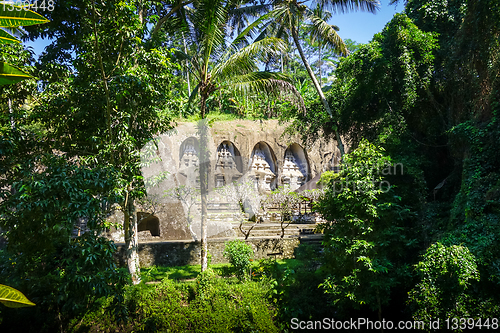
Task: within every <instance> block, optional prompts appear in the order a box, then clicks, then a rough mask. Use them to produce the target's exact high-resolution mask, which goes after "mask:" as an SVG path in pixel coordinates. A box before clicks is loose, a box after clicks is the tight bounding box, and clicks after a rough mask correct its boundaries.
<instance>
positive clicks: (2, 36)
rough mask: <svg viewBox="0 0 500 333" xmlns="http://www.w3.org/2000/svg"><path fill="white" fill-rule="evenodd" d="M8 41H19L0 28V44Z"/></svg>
mask: <svg viewBox="0 0 500 333" xmlns="http://www.w3.org/2000/svg"><path fill="white" fill-rule="evenodd" d="M9 43H20V41H19V40H18V39H17V38H16V37H14V36H12V35H11V34H9V33H8V32H7V31H5V30H2V29H0V44H9Z"/></svg>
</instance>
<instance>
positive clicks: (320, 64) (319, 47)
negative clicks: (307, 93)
mask: <svg viewBox="0 0 500 333" xmlns="http://www.w3.org/2000/svg"><path fill="white" fill-rule="evenodd" d="M318 51H319V58H318V64H319V65H318V66H319V85H320V86H322V85H323V77H322V75H321V74H322V72H321V66H322V65H323V60H321V42H319V43H318Z"/></svg>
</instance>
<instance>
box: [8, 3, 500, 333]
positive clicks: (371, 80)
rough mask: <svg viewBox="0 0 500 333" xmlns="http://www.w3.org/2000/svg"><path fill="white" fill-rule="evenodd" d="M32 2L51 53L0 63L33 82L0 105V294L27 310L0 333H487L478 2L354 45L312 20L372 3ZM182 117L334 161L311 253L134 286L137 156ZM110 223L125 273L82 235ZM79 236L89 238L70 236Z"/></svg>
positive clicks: (490, 82) (14, 313)
mask: <svg viewBox="0 0 500 333" xmlns="http://www.w3.org/2000/svg"><path fill="white" fill-rule="evenodd" d="M392 2H398V1H397V0H395V1H392ZM51 3H53V4H54V7H53V10H52V11H43V12H39V13H40V14H42V15H43V16H45V17H46V18H47V19H49V20H50V22H48V23H45V24H42V25H35V26H30V27H26V28H25V34H24V35H23V36H22V38H24V39H25V40H27V39H30V40H34V39H37V38H47V39H48V40H50V41H51V43H50V45H49V46H48V47H47V48H46V49H45V51H44V53H43V54H42V55H41V56H40V57H39V58H38V59H35V58H34V55H33V54H32V53H31V52H30V51H29V50H27V49H26V48H25V47H24V46H23V45H22V43H8V44H1V45H0V61H2V64H3V63H8V64H11V65H13V66H16V67H17V68H19V69H21V70H22V71H23V72H25V73H29V74H30V75H32V76H33V77H34V78H36V79H28V80H23V81H20V82H18V83H15V84H10V85H2V86H0V95H1V100H0V105H1V111H2V112H0V133H1V138H0V230H1V233H2V248H1V250H0V257H1V260H0V283H1V284H5V285H9V286H11V287H14V288H16V289H18V290H20V291H22V292H23V293H24V294H25V295H26V296H27V297H28V298H29V299H30V300H31V301H33V302H34V303H35V304H36V306H35V307H30V308H22V309H11V308H6V307H3V306H1V308H0V320H1V323H0V328H1V330H2V332H18V331H19V332H55V331H61V332H64V331H77V332H86V331H90V332H94V331H140V332H146V331H147V332H150V331H151V332H154V331H165V332H166V331H167V329H170V330H171V331H199V332H205V331H207V332H208V331H214V332H216V331H217V332H219V331H239V332H247V331H248V332H249V331H264V332H267V331H270V332H272V331H287V330H288V331H289V330H293V327H292V326H291V320H292V318H299V319H300V320H322V319H323V318H332V317H333V318H335V319H338V320H349V318H360V317H364V318H370V319H372V320H382V319H385V320H393V321H395V322H396V321H397V320H418V321H423V322H424V323H425V324H426V326H425V329H426V330H430V326H429V325H430V323H431V322H433V321H436V320H437V319H440V321H441V325H442V326H441V328H446V327H445V326H443V325H444V323H445V320H446V319H447V318H472V319H474V323H473V325H476V326H474V327H476V328H477V327H478V326H477V325H478V324H481V325H483V324H485V323H486V319H488V318H489V321H488V322H487V325H488V326H484V327H483V329H484V328H489V329H496V328H498V314H499V313H500V299H499V297H500V296H499V295H500V154H499V153H498V147H499V146H500V123H499V121H498V116H499V115H498V113H499V112H500V58H499V54H500V3H499V2H498V1H497V0H408V1H405V2H404V5H405V11H404V13H401V14H396V15H395V16H394V18H393V19H392V20H391V21H390V22H389V23H388V24H387V25H386V27H385V28H384V29H383V30H382V31H381V32H379V33H377V34H376V35H375V36H374V37H373V39H372V41H371V42H370V43H368V44H357V43H356V42H355V41H342V40H340V38H339V37H338V35H337V33H336V27H334V26H331V25H329V24H327V23H326V21H325V20H328V18H329V17H330V16H331V14H332V13H333V14H341V13H342V12H344V11H349V10H367V11H376V9H377V5H378V1H375V0H373V1H370V0H365V1H363V0H352V1H336V0H331V1H327V0H323V1H317V2H314V3H310V2H298V1H294V0H276V1H237V0H226V1H208V0H192V1H191V0H189V1H188V0H186V1H182V0H172V1H147V0H137V1H120V0H109V1H88V0H79V1H74V0H64V1H63V0H61V1H59V0H57V1H53V2H52V1H51ZM0 37H1V38H4V36H3V35H0ZM200 118H203V119H215V120H229V119H239V118H245V119H254V120H265V119H273V118H277V119H280V120H282V121H287V122H289V124H290V126H289V131H290V132H294V133H300V134H301V135H302V136H303V138H304V140H305V141H306V142H309V143H311V142H314V141H315V140H317V139H318V138H331V139H333V140H337V142H338V143H339V149H340V150H341V151H342V155H343V159H342V167H341V168H340V171H339V172H337V173H326V174H325V175H324V176H323V179H322V181H323V183H325V184H326V194H325V195H324V196H323V197H322V198H321V199H320V200H319V201H318V202H317V204H316V207H315V209H316V210H317V211H318V212H320V213H321V214H323V216H324V217H326V218H327V219H328V220H329V221H331V222H329V223H328V224H326V225H324V226H323V227H322V230H321V231H322V232H323V233H324V237H325V238H324V251H322V252H315V251H313V249H311V248H308V247H302V248H299V250H298V253H297V258H298V260H301V264H300V265H296V266H294V267H287V265H278V264H277V263H276V262H273V261H262V262H261V263H259V264H256V265H255V267H254V268H253V269H254V272H255V274H254V275H253V277H252V278H242V279H237V278H234V277H227V276H230V275H231V274H225V273H224V272H218V271H217V270H214V269H210V268H209V269H206V270H204V272H203V273H201V274H200V275H198V276H197V277H196V279H195V280H194V281H191V282H188V283H183V282H179V281H174V280H172V279H165V280H163V281H162V282H161V284H159V285H145V284H144V283H140V284H136V283H138V282H139V280H140V278H141V276H142V279H143V280H147V277H146V276H147V274H150V273H151V271H148V270H146V271H144V272H142V273H141V272H139V269H138V267H136V266H137V264H136V263H137V258H136V257H134V255H136V253H135V254H134V246H135V248H136V246H137V244H135V243H134V242H136V240H134V238H133V236H132V235H133V232H134V230H135V229H134V228H137V221H135V216H136V214H135V204H136V203H137V202H139V201H140V200H143V199H144V196H145V187H144V179H143V177H142V175H141V172H140V158H139V151H140V149H141V148H142V147H143V146H144V145H145V144H146V143H147V142H149V141H150V140H152V139H153V138H154V136H155V135H157V134H160V133H163V132H165V131H167V130H169V129H172V128H174V127H175V124H176V122H179V121H185V120H198V119H200ZM343 146H345V154H344V151H343V150H344V147H343ZM394 165H402V166H403V168H402V171H401V172H390V171H387V170H391V169H390V168H389V169H387V168H388V166H394ZM387 185H390V186H387ZM116 205H118V207H119V208H120V209H121V210H123V212H124V216H125V221H124V226H125V230H126V233H125V240H124V242H125V243H126V244H127V246H128V248H129V253H128V254H129V267H128V268H129V269H128V270H127V269H126V268H120V267H117V266H116V263H115V261H114V259H113V253H114V252H115V250H116V245H115V244H114V243H113V242H112V241H109V240H108V239H106V238H104V237H102V236H101V232H102V231H103V230H105V229H106V228H109V227H110V223H109V222H107V221H106V216H107V215H106V214H107V213H108V212H109V211H108V210H109V209H110V207H117V206H116ZM82 219H85V220H86V221H87V225H88V227H89V228H90V232H86V233H83V234H81V235H80V234H79V236H78V237H74V236H73V235H74V232H75V223H77V222H78V221H81V220H82ZM204 264H205V265H207V264H208V263H207V262H205V263H204ZM218 276H226V278H219V277H218ZM143 282H144V281H143ZM493 318H496V319H495V320H493ZM495 323H496V324H495ZM467 325H469V326H467ZM467 325H465V326H464V325H462V326H460V325H459V326H458V327H457V330H463V329H466V328H470V327H472V326H470V322H467ZM494 325H496V326H494Z"/></svg>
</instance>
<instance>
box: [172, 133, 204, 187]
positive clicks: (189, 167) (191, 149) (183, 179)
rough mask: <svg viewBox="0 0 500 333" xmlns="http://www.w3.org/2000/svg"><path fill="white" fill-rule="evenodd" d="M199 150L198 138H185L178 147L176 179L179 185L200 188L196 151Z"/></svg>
mask: <svg viewBox="0 0 500 333" xmlns="http://www.w3.org/2000/svg"><path fill="white" fill-rule="evenodd" d="M199 151H200V148H199V143H198V139H197V138H194V137H190V138H187V139H186V140H184V142H183V143H182V144H181V146H180V149H179V169H178V171H177V173H178V177H177V179H178V181H179V183H180V184H181V185H186V186H192V187H196V188H198V189H199V188H200V176H199V174H198V166H199V164H200V162H199V159H198V152H199Z"/></svg>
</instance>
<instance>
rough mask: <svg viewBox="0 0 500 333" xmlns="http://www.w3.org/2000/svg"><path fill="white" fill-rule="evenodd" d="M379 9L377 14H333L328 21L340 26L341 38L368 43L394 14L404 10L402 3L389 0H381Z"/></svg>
mask: <svg viewBox="0 0 500 333" xmlns="http://www.w3.org/2000/svg"><path fill="white" fill-rule="evenodd" d="M380 2H381V6H380V10H379V11H378V12H377V14H370V13H367V12H353V13H347V14H345V13H344V14H334V15H333V16H332V18H331V19H330V21H329V22H328V23H330V24H335V25H336V26H338V27H339V28H340V31H339V32H338V34H339V35H340V37H342V39H347V38H350V39H352V40H353V41H355V42H357V43H368V42H369V41H370V40H371V39H372V38H373V35H374V34H376V33H377V32H380V31H382V29H383V28H384V26H385V25H386V23H387V22H389V21H390V20H391V19H392V17H393V16H394V14H396V13H400V12H402V11H403V10H404V6H403V4H402V3H400V4H399V5H397V6H396V5H389V0H381V1H380Z"/></svg>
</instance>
